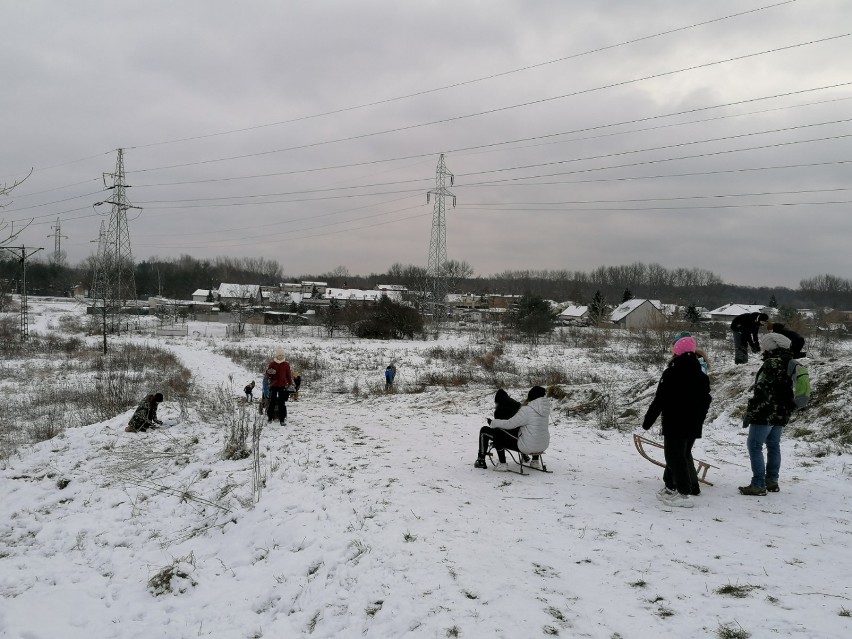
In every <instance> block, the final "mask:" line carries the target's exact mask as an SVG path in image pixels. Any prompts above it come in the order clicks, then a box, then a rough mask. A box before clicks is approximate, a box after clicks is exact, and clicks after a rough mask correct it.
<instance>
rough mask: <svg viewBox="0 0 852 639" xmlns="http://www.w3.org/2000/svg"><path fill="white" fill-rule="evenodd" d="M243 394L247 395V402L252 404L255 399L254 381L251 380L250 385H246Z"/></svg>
mask: <svg viewBox="0 0 852 639" xmlns="http://www.w3.org/2000/svg"><path fill="white" fill-rule="evenodd" d="M243 392H244V393H245V394H246V401H247V402H249V403H251V401H252V400H253V399H254V395H253V393H254V380H251V381H250V382H249V383H248V384H246V387H245V388H244V389H243Z"/></svg>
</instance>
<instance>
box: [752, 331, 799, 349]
mask: <svg viewBox="0 0 852 639" xmlns="http://www.w3.org/2000/svg"><path fill="white" fill-rule="evenodd" d="M791 344H792V342H791V341H790V338H788V337H785V336H784V335H782V334H781V333H764V334H763V335H761V336H760V348H762V349H763V350H765V351H767V352H768V351H774V350H775V349H776V348H787V349H789V348H790V345H791Z"/></svg>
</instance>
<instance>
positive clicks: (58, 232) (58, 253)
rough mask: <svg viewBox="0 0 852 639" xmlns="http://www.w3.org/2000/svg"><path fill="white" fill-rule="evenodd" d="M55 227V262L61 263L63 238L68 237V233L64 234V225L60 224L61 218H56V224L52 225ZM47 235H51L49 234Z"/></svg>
mask: <svg viewBox="0 0 852 639" xmlns="http://www.w3.org/2000/svg"><path fill="white" fill-rule="evenodd" d="M50 228H52V229H53V263H54V264H59V263H60V262H61V261H62V238H65V239H66V240H67V239H68V236H67V235H62V226H61V225H60V224H59V218H56V226H51V227H50ZM47 237H50V235H48V236H47Z"/></svg>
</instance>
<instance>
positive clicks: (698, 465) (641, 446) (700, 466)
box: [633, 433, 719, 486]
mask: <svg viewBox="0 0 852 639" xmlns="http://www.w3.org/2000/svg"><path fill="white" fill-rule="evenodd" d="M633 443H634V444H635V445H636V450H638V451H639V454H640V455H642V457H644V458H645V459H647V460H648V461H649V462H651V463H652V464H656V465H657V466H661V467H663V468H665V467H666V464H665V462H660V461H657V460H656V459H654V458H653V457H651V456H650V455H649V454H648V453H647V452H646V451H645V445H646V444H647V445H648V446H653V447H654V448H660V449H661V448H662V447H663V445H662V444H661V443H659V442H655V441H654V440H653V439H648V438H647V437H642V436H641V435H638V434H636V433H634V434H633ZM693 461H694V462H695V472H696V473H698V481H700V482H701V483H702V484H707V485H708V486H712V485H713V483H712V482H709V481H707V479H706V477H707V471H708V470H710V469H711V468H719V467H718V466H714V465H713V464H708V463H707V462H706V461H701V460H700V459H694V460H693Z"/></svg>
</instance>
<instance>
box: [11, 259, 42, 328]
mask: <svg viewBox="0 0 852 639" xmlns="http://www.w3.org/2000/svg"><path fill="white" fill-rule="evenodd" d="M2 248H4V249H6V250H7V251H9V252H11V253H14V254H15V257H17V258H18V260H19V261H20V262H21V341H22V342H26V341H27V340H28V339H29V337H30V315H29V304H28V303H27V258H28V257H29V256H30V255H33V254H34V253H38V252H39V251H40V250H41V249H40V248H32V247H30V248H32V250H30V249H28V248H27V247H26V246H16V247H14V248H13V247H11V246H4V247H2ZM28 250H30V252H29V253H27V251H28ZM16 251H20V254H18V253H17V252H16Z"/></svg>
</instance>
